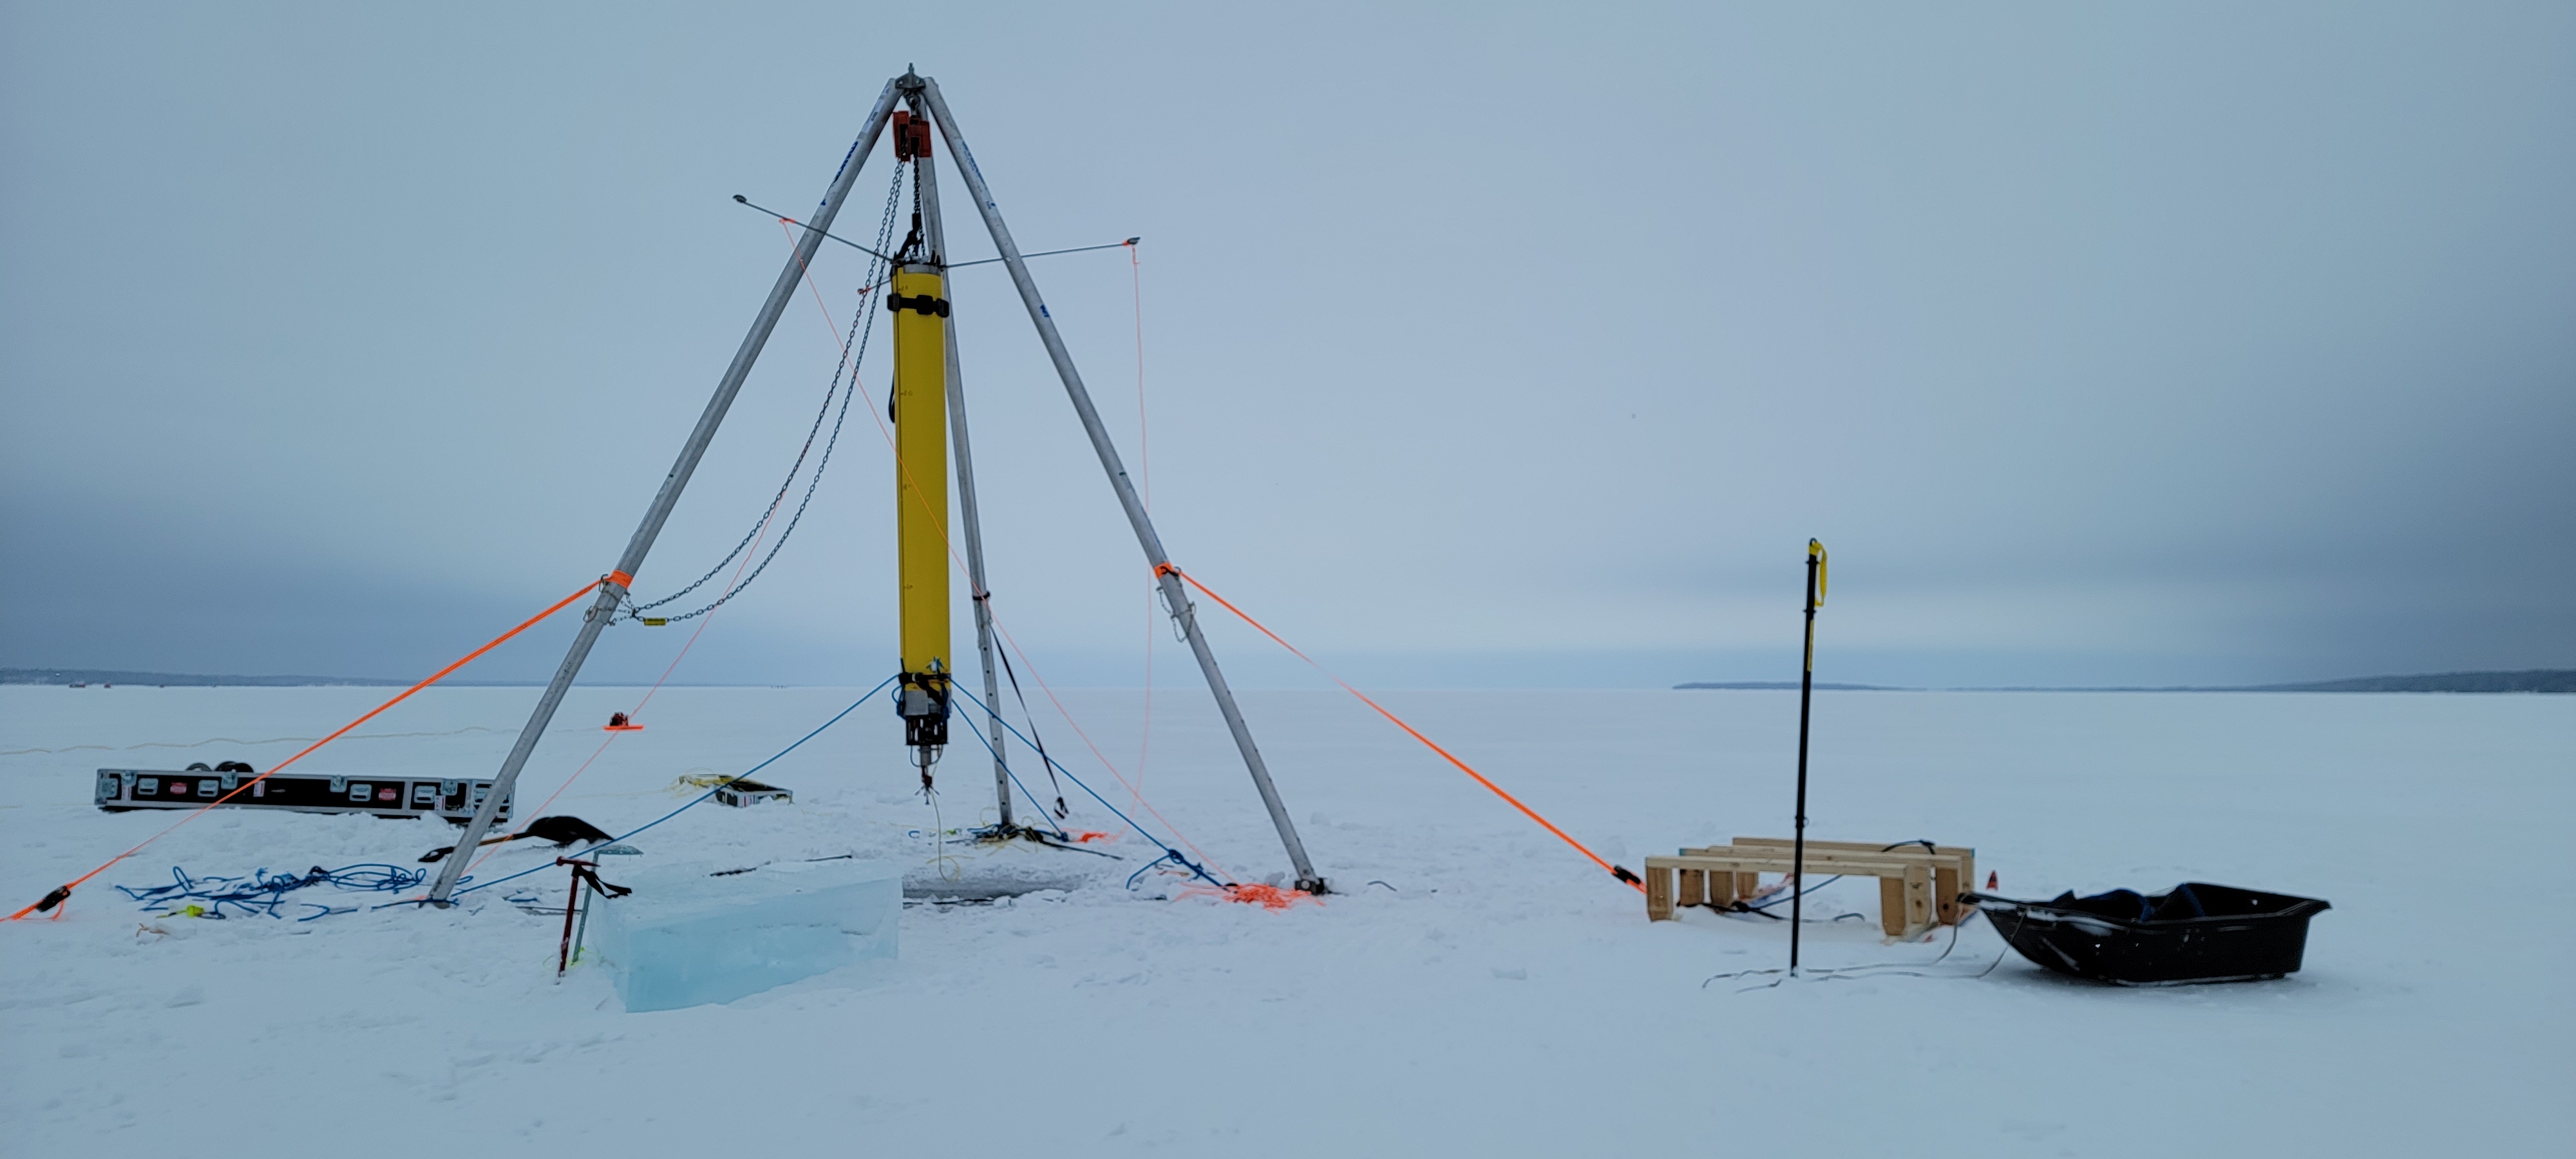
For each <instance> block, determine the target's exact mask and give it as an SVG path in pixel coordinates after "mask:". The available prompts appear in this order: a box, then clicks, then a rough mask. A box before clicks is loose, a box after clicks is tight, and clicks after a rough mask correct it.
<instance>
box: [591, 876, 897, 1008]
mask: <svg viewBox="0 0 2576 1159" xmlns="http://www.w3.org/2000/svg"><path fill="white" fill-rule="evenodd" d="M615 884H618V885H621V886H624V887H626V888H628V889H632V890H633V891H635V892H634V893H632V894H630V895H628V896H625V897H598V896H594V897H592V898H591V923H590V930H591V933H592V936H593V938H594V939H595V940H593V941H591V942H589V943H587V944H588V946H589V947H591V948H594V949H596V950H597V952H598V954H599V957H600V961H601V964H603V965H605V966H606V967H607V968H608V969H609V970H610V972H612V973H613V974H615V975H616V977H617V996H618V998H619V999H620V1000H621V1001H623V1002H624V1004H625V1006H626V1009H627V1010H628V1011H630V1012H636V1013H640V1012H643V1011H647V1010H676V1009H679V1008H681V1007H684V1006H699V1005H704V1004H706V1003H709V1002H731V1001H733V1000H734V999H736V998H747V997H750V996H751V995H754V994H758V993H760V992H761V991H763V990H768V989H772V988H775V987H778V986H784V985H786V984H787V983H790V982H794V981H798V980H800V979H805V978H811V977H813V976H814V975H816V974H821V973H824V972H826V971H830V970H835V969H839V968H841V967H843V966H849V965H854V964H856V963H858V962H861V961H868V960H875V959H883V958H891V957H894V956H895V948H896V929H897V925H896V918H897V917H898V916H899V915H900V914H901V913H902V912H903V870H902V868H901V867H899V866H896V865H895V864H893V863H892V862H885V861H859V860H853V859H849V858H836V859H833V860H828V861H781V862H773V863H771V864H768V865H763V866H754V867H742V868H738V869H729V870H719V869H714V868H712V867H710V866H706V865H669V866H660V867H656V868H654V869H649V870H646V871H644V872H642V873H640V874H636V875H634V876H633V877H632V878H631V879H630V880H627V881H622V882H617V883H615Z"/></svg>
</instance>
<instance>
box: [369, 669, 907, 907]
mask: <svg viewBox="0 0 2576 1159" xmlns="http://www.w3.org/2000/svg"><path fill="white" fill-rule="evenodd" d="M897 679H899V677H894V676H888V677H886V679H885V684H880V685H877V686H876V687H875V688H871V689H869V690H867V691H866V692H864V693H861V694H860V695H859V698H858V699H857V700H853V701H851V702H850V706H849V707H848V708H844V709H842V710H841V711H839V712H836V713H833V714H832V719H830V720H827V721H824V722H823V723H822V724H821V725H819V726H816V728H815V729H814V731H812V732H809V733H806V734H805V735H803V736H800V737H798V738H796V743H795V744H791V745H789V746H787V747H786V748H783V749H780V750H778V751H777V752H776V753H774V754H771V756H770V758H769V759H768V760H765V761H762V762H760V763H759V764H756V765H753V766H751V767H750V768H749V769H746V770H744V771H743V773H742V774H741V776H738V777H735V778H734V780H741V779H742V777H748V776H750V775H751V774H753V773H756V772H759V771H760V770H762V769H765V768H768V767H769V766H770V765H772V764H774V763H776V762H777V760H778V758H780V757H783V756H786V755H787V754H789V753H792V752H795V751H796V750H797V748H798V747H799V746H801V745H803V744H804V743H805V742H806V741H809V740H812V739H814V738H815V737H818V736H821V735H823V730H824V729H827V728H830V727H832V726H833V725H836V724H839V723H841V718H842V717H845V716H848V715H850V714H851V713H853V712H856V711H858V707H859V706H860V705H862V704H866V703H867V702H868V698H869V697H872V696H875V695H876V694H877V693H879V692H881V691H884V689H885V686H886V684H892V683H894V682H895V681H896V680H897ZM731 783H732V782H731V781H727V782H725V784H731ZM724 787H725V786H724V785H722V784H720V785H717V786H716V787H715V788H714V789H709V790H707V791H706V792H703V793H700V794H698V796H697V798H696V799H695V800H692V801H690V802H689V803H688V804H686V805H682V806H680V807H679V808H677V809H673V810H671V811H670V812H668V813H664V814H662V815H661V816H659V817H656V818H654V819H652V820H650V821H647V822H645V823H643V824H642V825H638V826H636V827H635V828H633V829H629V830H627V831H626V832H624V833H620V834H618V835H617V836H615V837H612V838H609V843H610V844H615V843H617V842H620V841H624V840H626V839H627V838H629V837H633V836H634V835H636V834H638V833H641V832H643V831H645V830H647V829H650V828H652V827H654V826H656V825H659V824H661V823H662V822H664V821H668V820H670V819H671V818H673V817H677V816H679V815H680V814H682V813H686V812H688V811H689V810H691V809H693V808H696V807H697V806H698V805H699V804H701V803H703V802H704V801H705V800H706V799H707V798H709V797H712V796H715V795H716V790H717V789H722V788H724ZM553 868H554V866H553V865H552V864H547V865H533V866H530V867H528V868H526V869H522V870H520V871H519V872H517V873H513V874H511V875H510V876H508V877H496V878H493V879H492V880H490V881H487V882H484V883H483V884H481V885H477V886H474V887H472V888H470V889H460V890H457V891H456V894H455V895H453V896H462V895H464V894H469V893H472V892H474V890H477V889H489V888H491V887H492V886H496V885H499V884H501V883H502V882H505V881H512V880H516V879H518V878H522V877H526V876H527V875H529V874H531V873H535V872H537V871H539V870H545V869H553ZM392 904H394V905H402V904H405V903H403V902H394V903H392ZM377 908H379V909H382V908H384V907H382V906H378V907H377Z"/></svg>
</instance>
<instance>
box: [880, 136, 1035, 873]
mask: <svg viewBox="0 0 2576 1159" xmlns="http://www.w3.org/2000/svg"><path fill="white" fill-rule="evenodd" d="M906 95H907V96H910V97H912V98H913V110H912V113H913V115H914V116H916V117H917V116H920V115H921V106H920V103H919V94H917V93H908V94H906ZM914 164H915V165H916V166H917V170H916V172H918V174H919V178H918V180H919V181H920V189H921V230H922V234H923V236H925V237H927V238H929V240H930V258H931V260H932V261H933V262H935V263H937V264H938V265H939V267H940V269H941V270H942V271H943V272H944V271H945V270H946V269H947V267H948V231H947V230H946V229H945V228H943V227H942V226H941V224H940V220H939V175H938V171H937V170H936V169H935V168H934V167H933V166H932V165H931V162H930V158H928V157H924V158H921V159H920V160H918V161H916V162H915V163H914ZM948 295H949V298H950V300H952V301H953V300H955V298H956V296H957V290H956V287H955V286H953V285H952V286H950V288H949V291H948ZM947 327H948V436H949V442H950V443H951V444H952V445H953V446H954V447H955V449H956V456H957V508H958V518H959V520H960V521H961V522H962V523H963V524H964V525H965V529H966V582H967V586H968V592H969V594H970V595H972V596H973V597H974V598H973V600H972V601H971V602H972V603H973V604H974V606H975V651H976V654H977V655H978V656H980V657H982V658H983V661H984V716H985V724H986V726H987V728H988V730H989V731H990V732H991V733H992V734H993V799H994V800H995V801H997V802H1000V804H1001V807H1002V813H1001V816H1002V824H1001V831H1002V832H1004V833H1008V832H1010V831H1012V830H1013V829H1014V828H1016V823H1015V822H1014V821H1013V820H1012V819H1011V767H1010V765H1009V764H1007V763H1005V762H1004V761H1003V760H1002V754H1003V753H1006V752H1009V751H1010V750H1009V749H1007V748H1004V747H1003V732H1002V709H1001V704H1002V691H1001V688H1000V685H999V683H998V681H999V679H1000V676H999V674H998V673H997V672H995V671H994V669H995V667H996V665H995V664H994V662H993V607H992V604H991V603H990V602H989V601H988V600H987V597H988V596H990V595H991V594H992V589H991V588H989V587H986V586H984V521H983V518H982V516H981V515H980V514H979V513H978V512H977V511H976V509H975V453H974V451H973V450H972V449H970V448H969V447H968V446H967V439H966V378H965V374H964V372H962V371H960V370H959V369H958V367H957V320H956V319H955V318H954V317H951V318H950V319H948V322H947ZM1039 808H1040V809H1044V808H1045V806H1043V805H1041V806H1039Z"/></svg>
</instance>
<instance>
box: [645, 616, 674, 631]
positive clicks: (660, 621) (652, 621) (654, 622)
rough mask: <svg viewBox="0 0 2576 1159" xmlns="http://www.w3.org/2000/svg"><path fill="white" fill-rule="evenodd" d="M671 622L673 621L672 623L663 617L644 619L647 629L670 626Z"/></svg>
mask: <svg viewBox="0 0 2576 1159" xmlns="http://www.w3.org/2000/svg"><path fill="white" fill-rule="evenodd" d="M670 622H671V621H670V620H669V619H667V618H665V617H662V616H646V617H644V626H645V627H647V628H659V627H661V626H662V625H664V624H668V623H670Z"/></svg>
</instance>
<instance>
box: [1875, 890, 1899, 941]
mask: <svg viewBox="0 0 2576 1159" xmlns="http://www.w3.org/2000/svg"><path fill="white" fill-rule="evenodd" d="M1878 928H1879V932H1881V933H1884V934H1886V935H1887V936H1888V937H1891V938H1895V937H1902V936H1904V934H1905V879H1904V878H1902V877H1882V878H1879V879H1878Z"/></svg>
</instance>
